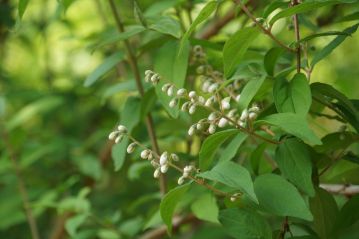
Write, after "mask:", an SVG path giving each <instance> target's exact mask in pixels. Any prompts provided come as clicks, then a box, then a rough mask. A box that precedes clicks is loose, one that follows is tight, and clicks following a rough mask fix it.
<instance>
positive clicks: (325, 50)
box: [310, 24, 359, 68]
mask: <svg viewBox="0 0 359 239" xmlns="http://www.w3.org/2000/svg"><path fill="white" fill-rule="evenodd" d="M358 26H359V24H355V25H353V26H351V27H349V28H347V29H345V30H344V31H343V33H346V35H340V36H337V37H336V38H335V39H334V40H332V41H331V42H330V43H329V44H328V45H326V46H325V47H324V48H323V49H322V50H320V51H318V52H317V53H316V54H315V55H314V57H313V60H312V62H311V64H310V65H311V68H313V67H314V66H315V65H316V64H317V63H318V62H319V61H321V60H323V59H324V58H325V57H326V56H328V55H329V54H330V53H332V51H333V50H334V49H335V48H337V47H338V46H339V45H340V44H341V43H342V42H343V41H344V40H345V39H346V38H347V37H348V36H350V35H351V34H353V33H354V32H356V30H357V29H358Z"/></svg>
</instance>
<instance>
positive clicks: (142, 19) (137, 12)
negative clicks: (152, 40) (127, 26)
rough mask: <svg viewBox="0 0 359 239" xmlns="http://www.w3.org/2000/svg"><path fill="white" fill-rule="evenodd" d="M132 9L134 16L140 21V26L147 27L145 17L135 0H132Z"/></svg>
mask: <svg viewBox="0 0 359 239" xmlns="http://www.w3.org/2000/svg"><path fill="white" fill-rule="evenodd" d="M133 10H134V11H133V12H134V15H135V17H136V18H137V19H138V21H140V23H141V24H142V26H144V27H147V22H146V19H145V17H144V16H143V13H142V10H141V8H140V6H139V5H138V3H137V1H136V0H133Z"/></svg>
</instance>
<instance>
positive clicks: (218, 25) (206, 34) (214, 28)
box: [199, 9, 236, 40]
mask: <svg viewBox="0 0 359 239" xmlns="http://www.w3.org/2000/svg"><path fill="white" fill-rule="evenodd" d="M235 16H236V14H235V11H234V10H232V9H231V10H230V11H229V12H228V13H227V14H226V15H224V16H223V18H221V19H219V20H217V21H215V22H213V24H212V25H210V26H209V27H208V28H206V29H204V31H203V32H202V33H201V34H200V36H199V38H200V39H205V40H207V39H209V38H211V37H212V36H215V35H216V34H217V33H218V32H219V31H220V30H221V29H222V28H223V27H224V26H225V25H227V24H228V23H229V22H230V21H232V20H233V19H234V18H235Z"/></svg>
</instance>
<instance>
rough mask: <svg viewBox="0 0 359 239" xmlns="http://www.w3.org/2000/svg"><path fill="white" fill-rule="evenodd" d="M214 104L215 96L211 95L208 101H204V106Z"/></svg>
mask: <svg viewBox="0 0 359 239" xmlns="http://www.w3.org/2000/svg"><path fill="white" fill-rule="evenodd" d="M212 104H213V97H210V98H208V99H207V100H206V102H205V103H204V106H206V107H210V106H212Z"/></svg>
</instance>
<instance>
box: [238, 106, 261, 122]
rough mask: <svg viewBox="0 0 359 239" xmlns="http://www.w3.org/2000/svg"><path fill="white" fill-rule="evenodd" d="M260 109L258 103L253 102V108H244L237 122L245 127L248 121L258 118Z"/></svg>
mask: <svg viewBox="0 0 359 239" xmlns="http://www.w3.org/2000/svg"><path fill="white" fill-rule="evenodd" d="M259 111H260V109H259V107H258V106H257V105H256V104H253V105H252V107H251V108H249V109H244V110H243V111H242V114H241V117H240V118H239V120H238V122H237V123H238V124H239V125H240V126H241V127H245V125H246V123H247V121H253V120H255V119H256V118H257V116H258V113H259Z"/></svg>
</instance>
